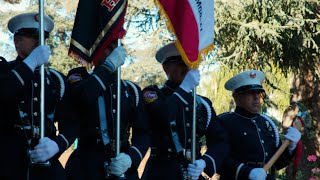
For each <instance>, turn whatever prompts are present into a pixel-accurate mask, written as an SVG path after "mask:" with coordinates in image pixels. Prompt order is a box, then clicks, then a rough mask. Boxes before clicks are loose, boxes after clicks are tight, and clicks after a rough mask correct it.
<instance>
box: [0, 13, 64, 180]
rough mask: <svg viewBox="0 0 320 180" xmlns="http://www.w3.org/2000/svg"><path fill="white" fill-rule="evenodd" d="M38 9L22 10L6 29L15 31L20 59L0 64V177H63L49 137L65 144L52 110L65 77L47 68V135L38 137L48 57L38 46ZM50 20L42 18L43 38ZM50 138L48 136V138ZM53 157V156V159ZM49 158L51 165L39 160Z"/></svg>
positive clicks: (50, 27) (50, 26) (50, 22)
mask: <svg viewBox="0 0 320 180" xmlns="http://www.w3.org/2000/svg"><path fill="white" fill-rule="evenodd" d="M38 18H39V17H38V14H37V13H24V14H20V15H17V16H15V17H13V18H11V19H10V20H9V22H8V29H9V30H10V32H12V33H13V34H14V44H15V47H16V51H17V54H18V57H17V58H16V59H15V60H14V61H10V62H4V63H2V65H1V66H2V67H1V69H2V70H3V71H2V72H1V75H0V76H1V77H0V82H1V92H0V94H1V97H0V98H1V116H2V120H1V131H0V132H1V133H2V134H3V135H1V137H2V140H1V143H2V148H1V150H0V154H1V157H2V158H1V159H2V160H1V163H0V171H1V172H0V179H19V180H21V179H32V180H34V179H62V180H63V179H64V178H65V175H64V170H63V167H62V166H61V164H60V162H59V161H58V156H55V157H52V156H51V155H52V154H53V153H52V151H56V147H55V145H52V142H53V141H52V140H51V139H57V141H58V142H60V143H65V142H64V140H63V138H62V137H60V136H59V137H57V136H56V128H55V126H54V123H55V122H54V120H53V118H54V112H55V109H56V107H57V106H58V104H59V101H60V99H61V98H62V96H63V94H64V91H65V84H64V77H63V75H62V74H61V73H59V72H57V71H55V70H53V69H50V68H48V69H46V70H45V84H44V86H45V111H44V112H43V113H44V117H45V136H46V137H45V138H42V139H40V141H39V138H40V135H39V131H40V129H39V128H40V127H39V126H40V101H41V99H40V88H41V83H40V72H39V66H40V65H42V64H46V63H47V62H48V58H49V55H50V53H51V52H50V49H49V48H48V47H47V46H44V45H41V46H38V45H39V35H38V34H39V31H38V27H39V22H38ZM53 27H54V24H53V21H52V20H51V18H50V17H48V16H45V17H44V30H45V34H46V35H45V36H46V38H47V37H48V35H49V33H50V31H51V30H52V29H53ZM50 138H51V139H50ZM38 141H39V143H40V144H41V146H44V147H45V148H44V151H41V152H42V153H41V154H40V156H38V157H36V158H32V155H30V154H29V152H30V151H31V150H33V149H38V148H39V144H38ZM51 157H52V158H51ZM41 158H47V159H49V158H50V159H49V160H50V163H51V165H50V166H43V165H39V164H37V163H38V162H40V161H39V159H40V160H41Z"/></svg>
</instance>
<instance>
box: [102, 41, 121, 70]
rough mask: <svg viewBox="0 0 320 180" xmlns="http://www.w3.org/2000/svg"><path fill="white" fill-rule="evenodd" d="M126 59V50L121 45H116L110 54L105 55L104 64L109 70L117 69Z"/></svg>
mask: <svg viewBox="0 0 320 180" xmlns="http://www.w3.org/2000/svg"><path fill="white" fill-rule="evenodd" d="M125 60H126V51H125V49H124V48H123V47H122V46H118V47H116V48H115V49H114V50H113V51H112V52H111V54H110V55H109V56H108V57H107V59H106V60H105V62H104V64H105V65H106V66H107V67H108V68H109V69H110V71H111V72H114V71H115V70H117V68H118V67H120V66H121V65H122V64H124V61H125Z"/></svg>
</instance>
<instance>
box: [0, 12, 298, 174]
mask: <svg viewBox="0 0 320 180" xmlns="http://www.w3.org/2000/svg"><path fill="white" fill-rule="evenodd" d="M36 16H37V14H36V13H25V14H20V15H18V16H15V17H13V18H12V19H10V21H9V23H8V28H9V30H10V31H11V32H12V33H13V34H14V43H15V47H16V51H17V54H18V57H17V58H16V60H14V61H10V62H7V61H5V60H4V59H2V61H1V62H0V69H1V72H0V82H1V84H2V85H1V88H0V98H1V105H0V111H1V113H0V114H1V121H0V125H1V126H0V128H1V131H0V133H1V136H0V137H1V142H2V144H3V146H2V148H1V150H0V156H1V157H2V161H1V162H0V179H19V180H21V179H59V180H61V179H90V180H91V179H94V180H99V179H117V178H118V177H123V176H124V177H125V178H126V179H138V178H139V176H138V171H137V169H138V167H139V165H140V162H141V161H142V159H143V157H144V156H145V154H146V152H147V150H148V148H149V147H151V156H150V158H149V160H148V162H147V163H146V166H145V170H144V173H143V175H142V177H141V178H142V179H152V180H154V179H159V180H160V179H161V180H163V179H170V180H176V179H187V178H191V179H198V178H200V179H202V178H204V177H203V176H201V173H202V172H205V173H206V175H207V176H209V177H211V176H213V175H214V174H215V173H218V174H219V175H220V179H252V180H260V179H272V178H274V177H273V176H272V175H267V173H266V172H265V171H264V170H263V168H262V166H263V164H265V163H266V162H268V160H269V159H270V158H271V157H272V155H273V154H274V153H275V152H276V150H277V149H278V148H279V146H280V144H281V141H280V139H279V134H278V131H277V127H276V126H275V124H274V123H273V121H272V120H271V119H270V118H269V117H267V116H264V115H261V114H259V112H260V110H261V102H262V101H261V100H262V98H263V95H264V94H265V91H264V89H263V87H262V82H263V79H264V74H263V73H262V72H261V71H257V70H249V71H244V72H242V73H240V74H238V75H236V76H234V77H233V78H231V79H230V80H229V81H228V82H227V83H226V84H225V88H226V89H227V90H230V91H232V95H233V97H234V100H235V102H236V105H237V107H236V110H235V112H229V113H224V114H222V115H220V116H218V117H217V115H216V113H215V111H214V109H213V108H212V103H211V101H210V100H209V99H208V98H206V97H202V96H199V95H197V97H196V99H197V100H196V103H197V108H196V110H197V112H196V114H197V116H196V124H197V125H196V160H195V161H194V162H190V158H191V151H192V117H193V116H192V114H193V110H192V108H193V97H192V93H191V91H192V90H193V89H194V88H196V86H197V85H198V84H199V81H200V73H199V70H190V68H189V67H188V66H187V65H186V64H185V63H184V62H183V60H182V58H181V56H180V54H179V52H178V51H177V49H176V47H175V44H174V43H170V44H168V45H165V46H164V47H162V48H161V49H160V50H159V51H158V52H157V54H156V59H157V61H158V62H160V63H161V64H162V66H163V70H164V71H165V73H166V75H167V77H168V80H167V82H166V83H165V84H164V85H163V87H161V88H159V87H157V86H153V85H152V86H148V87H146V88H145V89H144V90H143V91H141V89H140V88H139V86H137V85H136V84H134V83H132V82H131V81H122V83H121V119H120V121H121V125H120V132H121V137H120V143H119V144H120V152H121V153H120V154H115V144H116V142H115V141H114V140H115V137H116V130H115V123H116V115H117V85H116V75H115V73H114V72H115V71H116V69H117V68H118V67H120V66H121V65H122V64H123V63H124V61H125V51H124V49H123V47H117V40H118V38H121V37H119V36H118V35H115V37H114V38H113V39H114V40H113V41H112V42H111V43H110V45H109V46H108V48H106V49H105V51H104V53H103V54H104V57H101V58H100V60H99V61H98V62H96V64H95V69H94V71H93V73H92V74H89V73H88V72H87V71H86V69H85V68H82V67H80V68H75V69H72V70H70V72H69V74H68V76H67V77H65V76H64V75H62V74H61V73H59V72H57V71H55V70H53V69H47V70H46V73H45V79H46V81H45V92H46V94H45V97H46V99H45V118H46V123H45V126H46V134H45V137H44V138H39V122H40V117H39V114H40V113H39V112H40V97H39V95H40V83H39V82H40V74H39V68H38V67H39V66H40V65H42V64H47V63H48V58H49V56H50V53H51V52H50V50H49V48H48V47H47V46H38V44H39V41H38V22H37V18H36ZM44 26H45V28H44V29H45V32H46V37H48V35H49V33H50V32H51V30H52V29H53V21H52V20H51V19H50V18H49V17H48V16H45V18H44ZM55 122H58V125H59V126H58V129H59V133H58V135H57V133H56V132H57V130H56V129H55V126H54V123H55ZM130 129H131V130H132V131H130ZM130 132H131V134H130ZM300 137H301V135H300V133H299V132H298V131H297V130H296V129H294V128H289V129H288V131H287V133H286V135H285V138H287V139H289V140H291V143H290V145H289V147H288V149H287V150H286V151H285V153H284V154H282V156H281V158H279V160H278V161H277V162H276V163H275V166H274V167H275V168H276V169H280V168H283V167H285V166H286V165H287V164H288V163H289V162H290V160H291V159H292V157H293V156H294V153H295V148H296V144H297V142H298V141H299V139H300ZM76 138H79V147H78V148H77V149H76V150H75V151H74V152H73V153H72V155H71V156H70V158H69V160H68V163H67V165H66V168H65V170H64V169H63V167H62V166H61V164H60V162H59V161H58V158H59V156H60V155H61V154H62V153H63V152H64V151H65V150H66V149H67V148H69V146H70V145H71V144H72V143H73V142H74V140H75V139H76ZM203 145H206V147H207V150H206V152H205V153H204V154H200V149H201V147H202V146H203ZM80 148H81V155H80ZM80 161H81V164H80ZM47 162H50V166H45V165H47ZM39 163H40V164H42V165H39Z"/></svg>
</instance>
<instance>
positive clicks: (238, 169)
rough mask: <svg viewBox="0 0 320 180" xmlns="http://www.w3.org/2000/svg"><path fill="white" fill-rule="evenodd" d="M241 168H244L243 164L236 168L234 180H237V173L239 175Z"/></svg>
mask: <svg viewBox="0 0 320 180" xmlns="http://www.w3.org/2000/svg"><path fill="white" fill-rule="evenodd" d="M242 166H244V164H243V163H241V164H240V165H239V166H238V168H237V172H236V176H235V180H237V179H238V176H239V173H240V170H241V168H242Z"/></svg>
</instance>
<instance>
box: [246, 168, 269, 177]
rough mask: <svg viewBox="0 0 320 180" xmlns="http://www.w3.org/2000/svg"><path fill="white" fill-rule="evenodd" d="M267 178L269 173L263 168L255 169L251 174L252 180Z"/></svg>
mask: <svg viewBox="0 0 320 180" xmlns="http://www.w3.org/2000/svg"><path fill="white" fill-rule="evenodd" d="M266 178H267V173H266V171H265V170H264V169H263V168H254V169H252V170H251V172H250V174H249V179H250V180H265V179H266Z"/></svg>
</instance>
